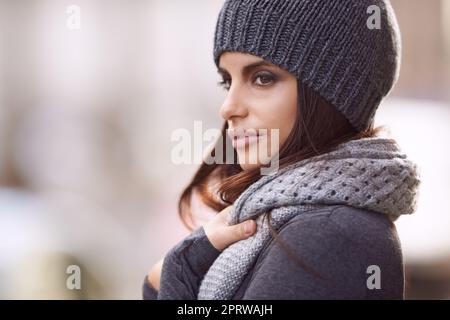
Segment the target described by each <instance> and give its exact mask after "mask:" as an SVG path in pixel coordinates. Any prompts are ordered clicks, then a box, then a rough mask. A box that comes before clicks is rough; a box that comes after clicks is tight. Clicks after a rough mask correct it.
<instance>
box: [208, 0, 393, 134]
mask: <svg viewBox="0 0 450 320" xmlns="http://www.w3.org/2000/svg"><path fill="white" fill-rule="evenodd" d="M378 18H379V28H378V26H377V23H376V19H378ZM374 19H375V20H374ZM369 26H371V27H370V28H369ZM372 26H374V27H372ZM225 51H238V52H244V53H251V54H253V55H256V56H259V57H261V58H263V59H265V60H267V61H269V62H271V63H273V64H274V65H276V66H278V67H280V68H283V69H285V70H287V71H289V72H290V73H291V74H293V75H294V76H295V77H296V78H297V79H298V80H299V81H300V82H302V83H304V84H305V85H308V86H309V87H310V88H312V89H313V90H315V91H316V92H318V93H319V94H320V95H321V96H322V97H323V98H325V99H326V100H328V101H329V102H330V103H331V104H332V105H333V106H334V107H335V108H337V109H338V110H339V111H340V112H341V113H342V114H343V115H344V116H345V117H346V118H347V119H348V120H349V122H350V124H351V125H352V126H353V127H354V128H356V129H357V130H364V129H366V128H368V127H369V126H370V125H371V124H372V123H373V120H374V116H375V112H376V110H377V108H378V106H379V104H380V102H381V100H382V98H383V97H385V96H386V95H387V94H388V93H389V92H390V91H391V89H392V87H393V86H394V84H395V82H396V81H397V78H398V75H399V69H400V56H401V37H400V31H399V28H398V24H397V20H396V17H395V14H394V11H393V9H392V6H391V4H390V2H389V1H388V0H226V1H225V3H224V5H223V7H222V9H221V11H220V13H219V17H218V20H217V24H216V30H215V35H214V61H215V63H216V65H217V67H219V59H220V56H221V54H222V53H223V52H225Z"/></svg>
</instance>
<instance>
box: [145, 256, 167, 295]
mask: <svg viewBox="0 0 450 320" xmlns="http://www.w3.org/2000/svg"><path fill="white" fill-rule="evenodd" d="M163 262H164V258H162V259H161V260H159V261H158V262H157V263H156V264H155V265H154V266H153V267H152V268H151V269H150V271H149V273H148V275H147V279H148V282H150V284H151V285H152V287H153V288H155V289H156V290H157V291H158V290H159V284H160V279H161V269H162V265H163Z"/></svg>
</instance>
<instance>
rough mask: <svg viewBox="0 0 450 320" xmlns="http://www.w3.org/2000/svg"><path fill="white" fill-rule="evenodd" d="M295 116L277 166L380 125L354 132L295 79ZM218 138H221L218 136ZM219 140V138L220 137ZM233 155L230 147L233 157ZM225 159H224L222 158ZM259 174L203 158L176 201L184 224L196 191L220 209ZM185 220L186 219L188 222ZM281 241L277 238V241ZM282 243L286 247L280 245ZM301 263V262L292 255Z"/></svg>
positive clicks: (375, 132)
mask: <svg viewBox="0 0 450 320" xmlns="http://www.w3.org/2000/svg"><path fill="white" fill-rule="evenodd" d="M297 88H298V89H297V90H298V99H297V100H298V103H297V117H296V121H295V124H294V127H293V129H292V131H291V133H290V135H289V136H288V138H287V139H286V142H285V143H284V144H283V145H282V146H281V148H280V151H279V154H278V156H279V168H283V167H285V166H288V165H290V164H293V163H295V162H298V161H300V160H303V159H307V158H309V157H312V156H315V155H319V154H322V153H326V152H328V151H330V150H332V149H334V148H336V147H337V146H338V145H339V144H341V143H343V142H347V141H349V140H353V139H359V138H363V137H374V136H376V135H378V133H379V132H380V131H381V130H382V129H384V128H383V127H377V128H373V124H372V125H371V126H370V127H369V128H368V129H366V130H365V131H362V132H358V131H357V130H356V129H354V128H353V127H352V126H351V124H350V123H349V121H348V120H347V119H346V118H345V117H344V116H343V115H342V114H341V113H340V112H339V111H338V110H336V108H335V107H333V105H332V104H331V103H329V102H328V101H326V100H325V99H324V98H322V97H321V96H320V95H319V94H318V93H316V92H315V91H314V90H312V89H310V88H309V87H307V86H306V85H304V84H302V83H301V82H299V81H298V87H297ZM227 128H228V124H227V122H226V121H225V123H224V125H223V128H222V132H221V135H220V137H219V138H218V140H217V142H216V145H217V144H218V143H220V145H219V147H220V146H222V151H223V152H222V155H225V154H226V147H227V146H229V145H230V143H227V141H226V139H229V137H228V135H227V134H226V130H227ZM221 139H222V140H221ZM220 140H221V141H220ZM215 150H216V148H213V149H212V151H211V152H210V154H209V156H210V157H216V155H215ZM236 158H237V154H236V151H234V159H236ZM223 161H224V162H225V159H223ZM259 178H261V174H260V167H257V168H254V169H251V170H245V171H244V170H242V168H241V167H240V165H239V164H237V163H233V164H227V163H222V164H221V163H213V164H208V163H206V162H205V161H203V163H202V164H201V165H200V168H199V169H198V170H197V172H196V173H195V175H194V177H193V179H192V181H191V182H190V183H189V184H188V186H187V187H186V188H185V189H184V191H183V192H182V194H181V197H180V199H179V202H178V213H179V215H180V218H181V220H182V221H183V223H184V224H185V226H186V227H187V228H188V229H190V230H193V229H194V228H195V225H194V223H195V220H194V217H193V213H192V212H191V200H192V197H193V196H194V193H197V194H198V196H199V198H200V200H201V201H202V202H203V203H204V204H206V205H207V206H208V207H210V208H212V209H213V210H215V211H217V212H220V211H221V210H223V209H224V208H226V207H227V206H229V205H232V204H233V203H234V201H235V200H236V199H237V198H238V197H239V195H240V194H241V193H242V192H243V191H244V190H245V189H247V188H248V187H249V186H250V185H251V184H252V183H254V182H256V181H257V180H258V179H259ZM265 218H267V222H268V224H269V228H270V230H271V233H272V235H273V236H274V238H275V240H277V239H276V238H277V234H276V232H275V230H274V229H273V228H272V226H271V223H270V212H267V213H266V216H265ZM188 220H189V223H188ZM280 243H281V242H280ZM283 247H286V246H285V245H283ZM293 258H294V259H295V260H297V261H298V262H299V264H301V265H302V267H305V266H304V264H303V263H302V262H301V261H299V260H298V259H297V257H293Z"/></svg>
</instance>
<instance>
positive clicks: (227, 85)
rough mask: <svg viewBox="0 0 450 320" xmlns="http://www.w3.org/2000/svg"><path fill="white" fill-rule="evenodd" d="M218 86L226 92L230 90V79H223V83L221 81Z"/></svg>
mask: <svg viewBox="0 0 450 320" xmlns="http://www.w3.org/2000/svg"><path fill="white" fill-rule="evenodd" d="M217 84H218V85H219V86H220V87H222V88H223V89H224V90H226V91H228V90H230V87H231V81H230V80H228V79H223V80H222V81H219V82H218V83H217Z"/></svg>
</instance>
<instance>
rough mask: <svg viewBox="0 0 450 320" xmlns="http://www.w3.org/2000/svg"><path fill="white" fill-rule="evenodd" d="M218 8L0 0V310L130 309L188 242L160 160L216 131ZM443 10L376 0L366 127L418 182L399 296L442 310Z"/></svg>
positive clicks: (445, 259)
mask: <svg viewBox="0 0 450 320" xmlns="http://www.w3.org/2000/svg"><path fill="white" fill-rule="evenodd" d="M222 2H223V0H197V1H190V2H187V1H182V0H172V1H162V0H136V1H124V0H110V1H107V2H105V1H98V0H75V1H66V0H58V1H57V0H39V1H29V0H0V298H25V299H28V298H73V299H77V298H100V299H103V298H118V299H130V298H140V286H141V283H142V280H143V278H144V275H145V273H146V272H147V269H148V268H149V267H151V266H152V265H153V264H154V263H155V262H156V261H157V260H159V258H160V257H161V256H163V255H164V254H165V253H166V252H167V251H168V250H169V249H170V248H171V247H172V246H173V245H174V244H175V243H177V242H178V241H179V240H180V239H182V238H183V237H184V236H185V235H187V233H188V230H186V229H185V228H184V227H183V225H182V223H181V221H180V219H179V218H178V216H177V211H176V210H177V200H178V196H179V194H180V192H181V191H182V189H183V187H184V186H185V185H186V184H187V183H188V181H189V179H190V178H191V175H192V174H193V172H194V170H195V169H196V167H197V165H195V164H193V165H189V166H187V165H181V166H177V165H175V164H173V163H172V162H171V160H170V155H171V153H170V152H171V149H172V147H173V145H174V144H173V142H172V141H171V134H172V132H173V131H174V130H175V129H178V128H186V129H188V130H190V131H191V130H193V126H194V121H195V120H202V121H203V126H204V128H205V129H207V128H219V127H220V126H221V124H222V121H221V119H220V116H219V114H218V111H219V107H220V105H221V102H222V101H223V98H224V92H223V91H222V90H221V89H220V88H219V87H218V86H217V85H216V83H217V82H218V81H219V77H218V75H217V74H216V70H215V66H214V63H213V60H212V46H213V32H214V26H215V21H216V18H217V14H218V12H219V9H220V7H221V5H222ZM449 2H450V1H447V0H435V1H425V0H392V4H393V6H394V8H395V9H396V12H397V15H398V20H399V24H400V27H401V31H402V38H403V62H402V67H401V75H400V79H399V82H398V84H397V86H396V87H395V90H394V91H393V92H392V95H391V97H390V98H389V99H388V100H386V102H385V103H384V104H383V105H382V106H381V107H380V111H379V115H378V116H377V118H376V120H377V122H378V124H384V125H387V127H390V128H391V131H392V136H393V137H394V138H396V139H398V140H399V144H400V145H401V146H402V147H403V148H404V150H405V152H406V153H408V155H409V156H410V157H411V158H412V159H413V160H417V162H418V163H419V165H420V166H421V168H422V171H423V185H424V188H423V193H422V194H421V195H420V200H419V208H418V212H417V213H416V214H415V215H413V216H411V217H402V218H401V219H400V220H399V223H398V230H399V234H400V238H401V240H402V244H403V246H404V254H405V262H406V264H407V280H408V287H407V289H408V298H450V289H449V288H450V236H448V234H449V233H448V228H449V227H450V208H449V204H447V203H445V201H442V199H446V196H448V194H449V191H450V179H449V178H450V169H449V167H448V165H447V164H448V161H447V159H448V156H449V147H448V143H447V140H448V138H450V128H449V126H448V123H449V120H450V25H449V21H450V4H449ZM70 5H77V6H78V7H79V8H80V9H81V11H80V14H81V15H80V17H81V20H80V21H81V24H80V28H79V29H76V30H72V29H70V28H68V27H67V19H68V17H69V14H68V12H67V8H68V7H69V6H70ZM71 264H76V265H80V268H81V270H82V275H83V279H84V280H83V281H84V282H83V285H82V290H81V291H70V290H68V289H67V288H66V287H65V279H66V278H67V274H66V268H67V266H68V265H71Z"/></svg>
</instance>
